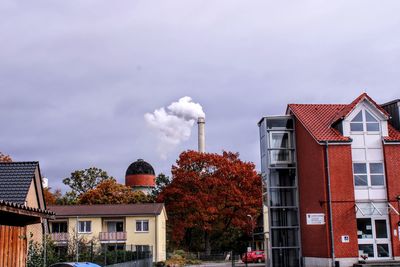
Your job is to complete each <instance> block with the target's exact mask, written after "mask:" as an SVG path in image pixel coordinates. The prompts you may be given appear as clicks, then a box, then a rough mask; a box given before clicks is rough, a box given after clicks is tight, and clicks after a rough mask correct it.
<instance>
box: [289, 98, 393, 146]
mask: <svg viewBox="0 0 400 267" xmlns="http://www.w3.org/2000/svg"><path fill="white" fill-rule="evenodd" d="M364 99H367V100H368V101H369V102H370V103H371V104H373V105H374V106H375V107H376V108H377V109H378V110H379V111H381V112H382V113H383V115H384V116H387V117H389V114H388V113H387V112H386V111H385V110H384V109H383V108H382V107H381V106H379V105H378V104H377V103H376V102H375V101H374V100H373V99H372V98H371V97H369V96H368V95H367V94H366V93H363V94H361V95H360V96H359V97H357V98H356V99H355V100H354V101H353V102H351V103H350V104H348V105H345V104H289V105H288V109H289V110H290V111H291V112H292V113H293V115H294V116H295V117H296V118H297V119H298V120H299V121H300V122H301V124H302V125H303V126H304V127H305V128H306V129H307V130H308V132H309V133H310V134H311V135H312V136H313V137H314V139H315V140H316V141H317V142H324V141H329V142H349V141H351V139H350V138H349V137H345V136H343V135H342V134H341V133H340V132H339V131H338V130H336V129H335V128H334V127H332V125H333V124H335V123H336V122H338V121H339V120H341V119H343V118H345V117H346V116H347V115H348V114H349V113H350V112H351V111H352V110H353V109H354V108H355V107H356V105H357V104H358V103H360V102H361V101H362V100H364ZM385 141H389V142H390V141H400V132H399V131H397V130H396V129H394V128H393V127H392V126H391V125H389V136H388V137H385Z"/></svg>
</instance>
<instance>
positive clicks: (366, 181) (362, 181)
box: [353, 163, 385, 186]
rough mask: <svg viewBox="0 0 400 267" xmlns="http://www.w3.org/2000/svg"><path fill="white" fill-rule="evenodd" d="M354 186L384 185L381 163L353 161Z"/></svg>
mask: <svg viewBox="0 0 400 267" xmlns="http://www.w3.org/2000/svg"><path fill="white" fill-rule="evenodd" d="M353 172H354V185H355V186H384V185H385V175H384V170H383V163H353Z"/></svg>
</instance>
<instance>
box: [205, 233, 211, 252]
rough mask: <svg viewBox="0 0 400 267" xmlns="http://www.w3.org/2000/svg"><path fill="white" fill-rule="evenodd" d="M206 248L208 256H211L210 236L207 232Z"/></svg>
mask: <svg viewBox="0 0 400 267" xmlns="http://www.w3.org/2000/svg"><path fill="white" fill-rule="evenodd" d="M204 246H205V251H206V255H207V256H209V255H211V245H210V234H209V233H208V232H207V231H205V232H204Z"/></svg>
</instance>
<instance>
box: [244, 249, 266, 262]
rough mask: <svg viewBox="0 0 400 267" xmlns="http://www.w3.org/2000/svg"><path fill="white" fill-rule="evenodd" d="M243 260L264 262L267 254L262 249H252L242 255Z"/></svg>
mask: <svg viewBox="0 0 400 267" xmlns="http://www.w3.org/2000/svg"><path fill="white" fill-rule="evenodd" d="M242 261H243V262H264V261H265V254H264V251H262V250H256V251H250V252H247V253H245V254H243V256H242Z"/></svg>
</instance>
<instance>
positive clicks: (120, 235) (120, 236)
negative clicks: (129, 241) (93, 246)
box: [99, 232, 126, 242]
mask: <svg viewBox="0 0 400 267" xmlns="http://www.w3.org/2000/svg"><path fill="white" fill-rule="evenodd" d="M99 240H100V242H109V241H113V242H119V241H120V242H121V241H126V232H100V234H99Z"/></svg>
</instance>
